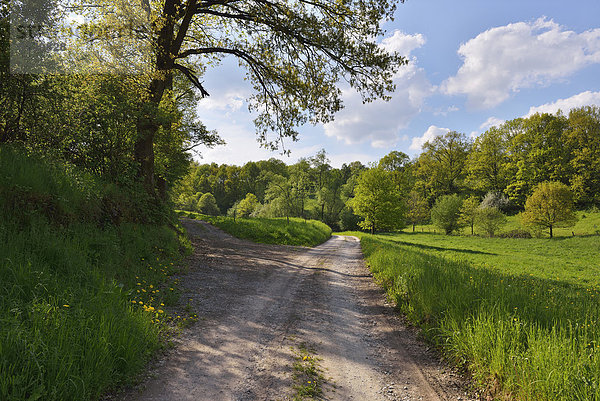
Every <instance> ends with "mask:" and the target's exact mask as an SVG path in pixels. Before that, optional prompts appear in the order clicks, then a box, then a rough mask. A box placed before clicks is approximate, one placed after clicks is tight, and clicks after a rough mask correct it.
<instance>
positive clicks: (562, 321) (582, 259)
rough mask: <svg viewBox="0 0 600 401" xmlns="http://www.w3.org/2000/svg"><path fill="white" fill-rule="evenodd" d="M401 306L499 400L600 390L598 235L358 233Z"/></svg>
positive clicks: (586, 395) (599, 395)
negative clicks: (524, 236)
mask: <svg viewBox="0 0 600 401" xmlns="http://www.w3.org/2000/svg"><path fill="white" fill-rule="evenodd" d="M353 234H354V235H357V236H359V237H360V238H361V245H362V248H363V252H364V255H365V258H366V260H367V263H368V266H369V268H370V269H371V271H372V272H373V274H374V277H375V279H376V280H377V281H378V282H379V283H381V285H382V286H383V287H384V288H385V289H386V290H387V292H388V296H389V297H390V298H391V299H393V300H394V301H395V302H396V304H397V306H398V308H399V309H400V310H401V311H402V313H404V314H405V315H406V316H407V317H408V318H409V319H410V320H411V322H413V323H414V324H415V325H417V326H419V327H421V328H422V333H423V335H424V336H425V337H426V338H427V339H428V340H429V341H431V342H433V343H434V344H436V345H437V347H438V348H439V349H440V350H441V352H442V353H443V354H444V355H445V356H446V357H447V358H448V359H450V360H451V361H453V362H454V363H456V364H457V365H459V366H461V367H463V368H464V369H465V370H466V371H467V372H468V373H469V374H471V375H472V376H473V377H474V378H475V380H476V382H477V383H478V385H479V386H480V387H481V388H482V389H483V390H485V391H486V392H487V393H488V394H489V395H491V396H493V397H496V398H497V399H519V400H533V399H535V400H544V401H545V400H548V401H550V400H565V401H566V400H597V399H600V386H599V383H600V325H599V324H598V316H600V279H599V278H598V275H597V271H596V270H597V269H596V268H595V267H596V266H598V265H599V262H600V256H598V253H597V249H599V248H600V236H596V235H593V236H587V237H575V238H573V237H571V238H561V239H558V238H557V239H554V240H552V241H548V240H545V239H512V238H506V239H505V238H481V237H465V236H446V235H435V234H412V233H398V234H381V235H369V234H363V233H353Z"/></svg>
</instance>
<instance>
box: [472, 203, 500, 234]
mask: <svg viewBox="0 0 600 401" xmlns="http://www.w3.org/2000/svg"><path fill="white" fill-rule="evenodd" d="M475 217H476V222H477V226H478V227H481V228H482V229H483V231H485V233H486V234H487V235H489V236H490V237H493V236H494V234H496V232H497V231H498V230H499V229H500V227H502V226H503V225H504V224H506V216H505V215H504V214H503V213H502V212H501V211H500V209H498V208H496V207H484V208H479V209H478V210H477V214H476V215H475Z"/></svg>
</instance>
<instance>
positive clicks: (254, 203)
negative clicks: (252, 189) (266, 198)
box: [236, 194, 260, 218]
mask: <svg viewBox="0 0 600 401" xmlns="http://www.w3.org/2000/svg"><path fill="white" fill-rule="evenodd" d="M259 206H260V202H258V198H257V197H256V195H254V194H246V197H245V198H244V199H242V201H241V202H240V203H239V204H238V206H237V209H236V210H237V213H236V214H237V215H238V216H239V217H242V218H243V217H250V215H251V214H252V213H254V211H255V210H256V209H257V208H258V207H259Z"/></svg>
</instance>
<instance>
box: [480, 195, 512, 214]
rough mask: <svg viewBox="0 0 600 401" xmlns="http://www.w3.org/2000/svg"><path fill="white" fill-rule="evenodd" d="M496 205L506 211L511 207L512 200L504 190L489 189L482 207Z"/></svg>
mask: <svg viewBox="0 0 600 401" xmlns="http://www.w3.org/2000/svg"><path fill="white" fill-rule="evenodd" d="M487 207H495V208H497V209H499V210H500V211H503V212H506V211H507V210H508V209H509V208H510V200H509V199H508V197H507V196H506V195H504V194H503V193H502V192H498V191H489V192H488V193H487V194H485V196H484V197H483V200H482V201H481V208H482V209H483V208H487Z"/></svg>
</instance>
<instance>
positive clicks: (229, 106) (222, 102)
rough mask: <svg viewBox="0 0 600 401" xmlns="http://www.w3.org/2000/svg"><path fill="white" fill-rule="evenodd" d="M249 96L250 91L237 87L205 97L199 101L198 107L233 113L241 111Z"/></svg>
mask: <svg viewBox="0 0 600 401" xmlns="http://www.w3.org/2000/svg"><path fill="white" fill-rule="evenodd" d="M247 98H248V93H247V92H246V91H245V90H243V89H236V90H232V91H228V92H225V93H218V94H215V95H212V96H209V97H207V98H204V99H202V100H201V101H200V102H199V103H198V107H199V108H200V109H204V110H210V111H224V112H226V113H232V112H236V111H239V110H240V109H241V108H242V106H244V105H245V104H246V99H247Z"/></svg>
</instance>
